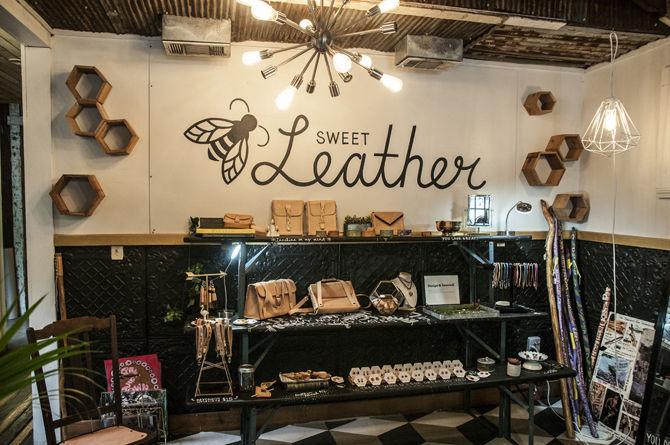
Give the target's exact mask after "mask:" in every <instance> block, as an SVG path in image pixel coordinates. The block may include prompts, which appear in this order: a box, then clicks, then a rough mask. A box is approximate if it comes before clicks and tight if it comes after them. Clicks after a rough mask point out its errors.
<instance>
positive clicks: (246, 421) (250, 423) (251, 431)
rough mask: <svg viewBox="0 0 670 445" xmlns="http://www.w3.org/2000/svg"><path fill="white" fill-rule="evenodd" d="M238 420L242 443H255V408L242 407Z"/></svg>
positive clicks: (251, 444) (250, 444)
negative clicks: (239, 421)
mask: <svg viewBox="0 0 670 445" xmlns="http://www.w3.org/2000/svg"><path fill="white" fill-rule="evenodd" d="M240 420H241V423H240V435H241V436H242V445H254V444H255V443H256V408H242V415H241V419H240Z"/></svg>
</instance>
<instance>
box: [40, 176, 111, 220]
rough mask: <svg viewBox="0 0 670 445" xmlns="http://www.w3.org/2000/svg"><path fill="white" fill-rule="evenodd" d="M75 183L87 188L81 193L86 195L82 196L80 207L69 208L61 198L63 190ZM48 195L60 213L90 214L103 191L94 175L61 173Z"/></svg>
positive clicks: (100, 199) (101, 198) (72, 214)
mask: <svg viewBox="0 0 670 445" xmlns="http://www.w3.org/2000/svg"><path fill="white" fill-rule="evenodd" d="M75 183H80V184H81V185H84V188H85V189H87V190H85V191H84V192H83V193H81V195H82V196H83V195H88V196H83V199H84V202H82V203H81V204H80V208H77V209H74V208H73V209H71V208H70V207H68V205H67V203H66V202H65V199H64V198H63V191H64V190H65V189H66V188H68V187H69V186H71V185H73V184H75ZM49 195H50V196H51V199H52V200H53V202H54V204H55V205H56V208H57V209H58V211H59V212H60V214H61V215H69V216H91V215H92V214H93V212H95V209H96V208H97V207H98V205H99V204H100V201H102V200H103V198H104V197H105V193H104V192H103V191H102V187H100V183H99V182H98V179H97V178H96V177H95V175H63V176H61V177H60V179H58V181H57V182H56V183H55V184H54V186H53V187H52V189H51V192H49Z"/></svg>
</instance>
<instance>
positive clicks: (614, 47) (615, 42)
mask: <svg viewBox="0 0 670 445" xmlns="http://www.w3.org/2000/svg"><path fill="white" fill-rule="evenodd" d="M618 50H619V38H618V37H617V35H616V33H615V32H614V31H612V32H610V97H614V60H615V59H616V54H617V52H618ZM612 182H613V184H612V191H613V192H614V197H613V199H612V312H613V313H614V317H613V319H614V320H613V321H614V337H615V338H616V330H617V295H618V292H617V283H616V237H615V236H614V233H615V230H616V202H617V191H618V190H617V188H618V187H617V185H618V181H617V171H616V152H615V153H613V154H612ZM623 335H625V333H623V334H622V336H623ZM618 364H619V354H618V348H617V347H616V346H615V347H614V366H615V367H617V374H618V366H619V365H618ZM614 380H615V384H616V387H617V388H620V386H619V376H618V375H615V378H614Z"/></svg>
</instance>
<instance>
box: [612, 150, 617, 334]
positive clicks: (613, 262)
mask: <svg viewBox="0 0 670 445" xmlns="http://www.w3.org/2000/svg"><path fill="white" fill-rule="evenodd" d="M612 170H613V174H612V177H613V182H614V184H612V187H613V189H614V199H613V201H612V281H613V286H612V296H613V298H612V310H613V312H614V320H616V314H617V311H616V300H617V298H616V297H617V289H616V239H615V236H614V230H615V227H616V201H617V199H616V198H617V172H616V153H615V154H613V155H612ZM615 323H616V321H615Z"/></svg>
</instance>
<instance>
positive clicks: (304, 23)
mask: <svg viewBox="0 0 670 445" xmlns="http://www.w3.org/2000/svg"><path fill="white" fill-rule="evenodd" d="M299 25H300V27H301V28H302V29H306V30H312V29H314V23H312V21H311V20H310V19H302V20H300V23H299Z"/></svg>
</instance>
